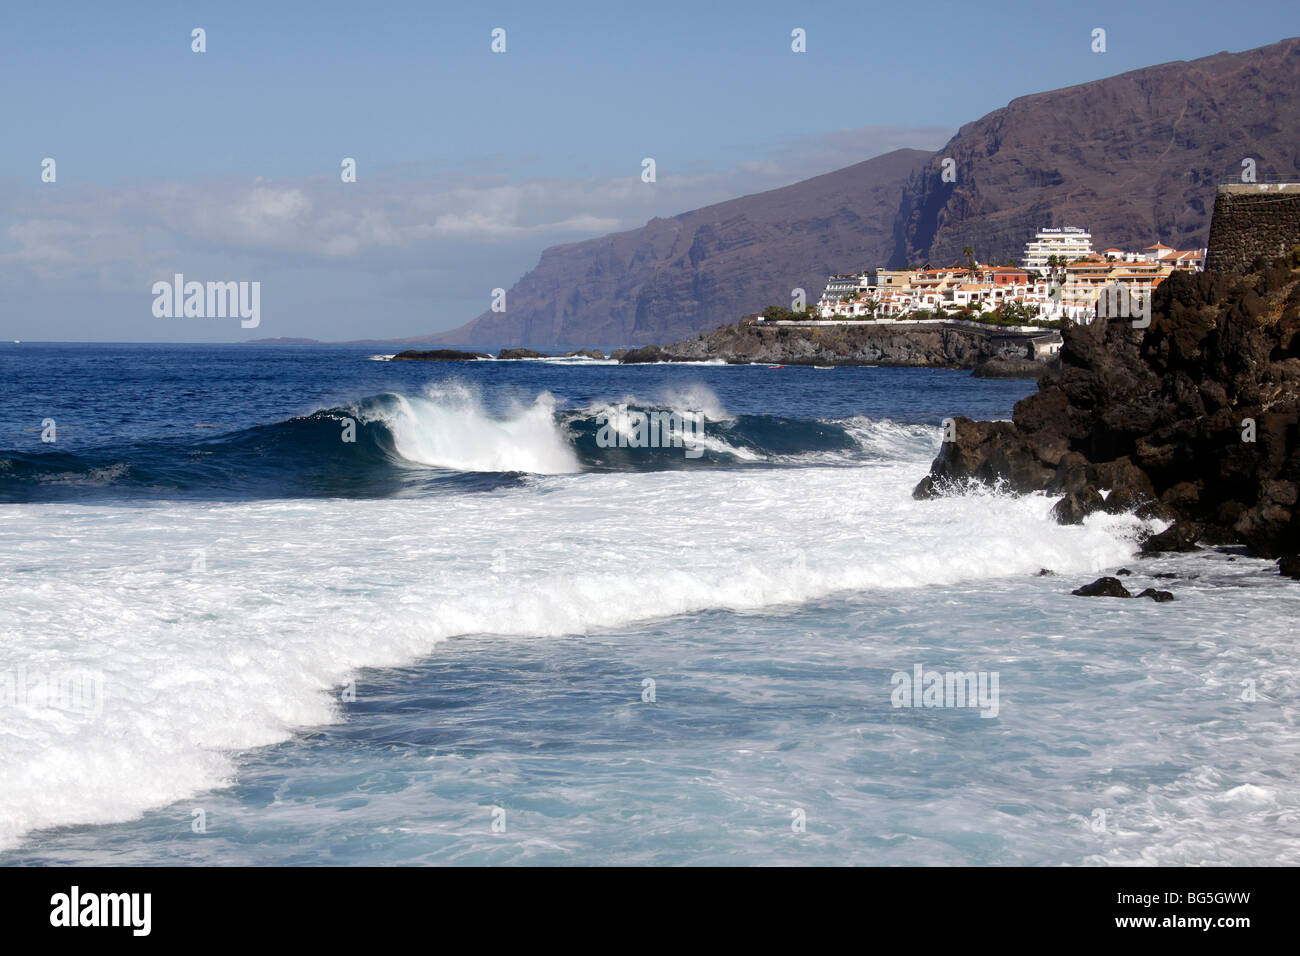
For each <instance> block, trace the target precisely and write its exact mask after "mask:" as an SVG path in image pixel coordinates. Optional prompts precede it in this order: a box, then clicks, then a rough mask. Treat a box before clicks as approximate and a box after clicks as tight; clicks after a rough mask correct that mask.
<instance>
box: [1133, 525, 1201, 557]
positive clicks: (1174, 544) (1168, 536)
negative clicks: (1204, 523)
mask: <svg viewBox="0 0 1300 956" xmlns="http://www.w3.org/2000/svg"><path fill="white" fill-rule="evenodd" d="M1201 533H1202V531H1201V526H1200V525H1198V524H1195V523H1194V522H1191V521H1175V522H1174V523H1173V525H1171V526H1170V527H1168V528H1166V529H1165V530H1164V531H1161V532H1160V533H1159V534H1153V535H1152V536H1151V537H1149V538H1147V539H1146V540H1145V541H1143V542H1142V553H1143V554H1159V553H1160V552H1162V551H1195V550H1196V542H1197V541H1199V540H1200V539H1201Z"/></svg>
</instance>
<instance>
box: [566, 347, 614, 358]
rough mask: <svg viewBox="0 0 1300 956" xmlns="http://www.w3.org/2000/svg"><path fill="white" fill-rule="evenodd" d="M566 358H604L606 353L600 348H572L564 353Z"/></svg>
mask: <svg viewBox="0 0 1300 956" xmlns="http://www.w3.org/2000/svg"><path fill="white" fill-rule="evenodd" d="M564 357H565V358H589V359H604V357H605V353H604V352H602V351H601V350H600V349H572V350H570V351H568V352H565V353H564Z"/></svg>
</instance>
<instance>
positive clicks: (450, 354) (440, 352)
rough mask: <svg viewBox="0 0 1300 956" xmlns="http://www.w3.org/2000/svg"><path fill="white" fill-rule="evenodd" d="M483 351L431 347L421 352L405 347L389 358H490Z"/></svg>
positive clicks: (399, 359)
mask: <svg viewBox="0 0 1300 956" xmlns="http://www.w3.org/2000/svg"><path fill="white" fill-rule="evenodd" d="M491 357H492V356H490V355H488V354H487V353H485V352H460V351H457V350H456V349H432V350H430V351H427V352H421V351H420V350H418V349H407V350H406V351H405V352H398V353H397V354H396V355H394V356H393V357H392V359H390V361H393V362H473V361H475V360H476V359H485V358H491Z"/></svg>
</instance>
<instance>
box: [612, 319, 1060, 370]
mask: <svg viewBox="0 0 1300 956" xmlns="http://www.w3.org/2000/svg"><path fill="white" fill-rule="evenodd" d="M1044 334H1046V335H1052V334H1054V333H1047V332H1045V333H1044ZM1033 338H1034V337H1033V336H1030V335H1026V334H1009V333H1003V332H999V331H997V330H995V329H991V330H990V331H988V332H985V331H982V330H979V329H973V328H969V327H966V326H956V325H951V326H943V325H934V326H904V325H899V326H889V325H862V326H856V325H828V326H766V325H763V324H754V325H727V326H723V327H722V328H720V329H717V330H715V331H713V332H710V333H709V334H707V335H698V336H696V337H695V338H693V339H687V340H686V341H683V342H677V343H675V344H673V345H667V346H663V347H660V346H656V345H651V346H647V347H645V348H639V349H633V350H632V351H630V352H628V353H627V354H626V355H624V356H623V359H622V361H623V363H624V364H629V365H630V364H634V363H638V362H710V361H723V362H728V363H730V364H746V363H751V362H752V363H756V364H762V365H902V366H909V367H915V368H973V367H975V366H976V365H977V364H979V363H980V362H983V361H986V360H988V359H990V358H997V359H1002V360H1006V361H1008V362H1010V361H1021V360H1024V361H1032V360H1031V359H1029V358H1028V357H1029V356H1030V355H1032V354H1033V351H1034V350H1033V345H1032V342H1033ZM1038 368H1039V370H1040V374H1041V372H1043V371H1045V370H1046V366H1045V365H1043V364H1041V363H1039V364H1038Z"/></svg>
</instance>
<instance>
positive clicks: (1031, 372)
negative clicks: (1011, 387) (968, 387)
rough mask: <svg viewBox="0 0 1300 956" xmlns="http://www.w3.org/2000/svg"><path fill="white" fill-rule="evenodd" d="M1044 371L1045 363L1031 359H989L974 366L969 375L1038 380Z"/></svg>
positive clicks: (1045, 369) (1045, 368)
mask: <svg viewBox="0 0 1300 956" xmlns="http://www.w3.org/2000/svg"><path fill="white" fill-rule="evenodd" d="M1046 371H1047V364H1046V363H1044V362H1039V361H1037V360H1035V359H1031V358H991V359H985V360H984V361H982V362H980V363H979V364H978V365H976V366H975V368H974V370H972V371H971V375H973V376H975V377H976V378H1032V379H1039V378H1042V377H1043V373H1044V372H1046Z"/></svg>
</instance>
